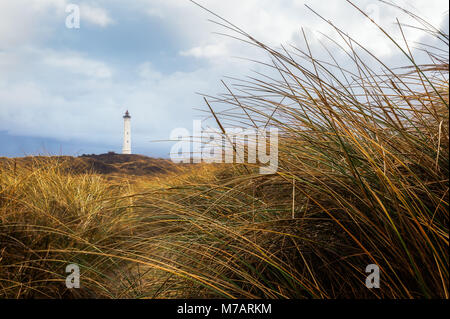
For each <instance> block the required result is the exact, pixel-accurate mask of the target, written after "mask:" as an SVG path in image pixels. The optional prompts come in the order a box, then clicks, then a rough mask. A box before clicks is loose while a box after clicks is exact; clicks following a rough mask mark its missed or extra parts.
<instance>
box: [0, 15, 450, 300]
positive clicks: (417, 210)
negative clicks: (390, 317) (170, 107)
mask: <svg viewBox="0 0 450 319" xmlns="http://www.w3.org/2000/svg"><path fill="white" fill-rule="evenodd" d="M417 19H418V20H417V21H418V22H419V23H421V24H422V25H423V27H424V28H425V29H426V30H427V31H428V32H429V34H431V35H433V36H434V37H435V38H436V39H437V40H438V41H441V42H442V43H443V46H444V47H445V48H447V50H444V51H441V50H440V49H435V48H433V47H426V48H424V49H426V50H427V52H428V54H429V57H430V62H429V63H427V64H426V65H417V64H416V62H415V58H414V56H413V55H412V54H411V52H410V51H409V49H406V50H405V49H404V47H405V46H404V45H403V44H402V45H400V44H398V47H399V50H401V52H402V53H403V54H404V55H405V57H407V59H408V60H409V61H410V65H406V66H402V67H404V68H401V69H395V70H393V69H389V68H387V66H385V65H384V64H383V63H382V61H379V60H376V58H375V57H374V56H372V57H370V56H369V57H368V56H367V52H365V53H364V58H362V56H360V54H361V51H364V49H363V48H361V47H359V46H358V44H357V43H355V42H354V41H353V40H352V39H351V38H349V37H348V36H347V35H345V33H343V32H342V31H340V30H339V29H336V32H337V34H338V36H341V37H342V38H343V40H345V42H346V43H347V44H348V47H347V48H342V49H343V50H345V52H346V54H348V57H349V61H346V63H347V64H348V63H349V62H350V63H351V65H352V66H351V69H346V70H344V69H342V68H341V67H340V66H339V65H338V64H337V62H336V61H335V60H333V59H331V61H327V62H326V61H319V60H316V59H315V58H314V57H313V56H312V55H311V53H310V52H309V50H308V45H307V44H308V42H307V41H306V39H305V41H306V49H305V50H303V51H302V50H301V49H300V48H292V49H290V51H289V50H284V49H280V50H275V49H273V48H270V47H268V46H266V45H264V44H262V43H260V42H258V41H257V40H255V39H253V38H252V37H251V36H249V35H248V34H246V33H245V32H243V31H242V30H240V29H238V28H236V27H234V26H233V25H231V24H229V23H228V22H226V21H220V23H221V24H223V25H224V26H226V27H227V28H229V30H230V31H232V32H234V33H235V34H237V36H240V37H242V38H243V39H245V41H248V42H250V43H251V44H253V45H256V46H258V47H260V48H261V49H262V50H265V51H266V52H267V53H269V54H270V56H271V58H272V61H273V64H272V65H271V67H272V68H273V69H274V70H276V71H277V72H278V73H279V78H268V77H266V78H264V77H261V78H260V79H254V80H252V81H251V82H249V81H242V82H239V83H237V84H236V85H235V86H234V89H235V90H236V92H235V93H231V92H230V91H228V90H227V92H228V93H227V94H225V95H223V96H220V97H217V98H208V103H210V105H211V111H212V112H215V113H214V115H215V117H216V118H217V121H218V122H221V121H226V122H227V123H230V122H234V123H235V124H236V125H241V124H242V121H248V122H249V123H250V122H251V123H255V124H256V125H257V126H259V127H264V126H265V125H269V126H276V127H278V128H279V130H280V132H281V134H280V135H281V137H280V141H279V143H280V146H279V170H278V172H277V173H276V174H274V175H270V176H262V175H259V174H258V171H257V168H256V167H254V166H252V165H246V166H245V167H244V166H243V165H227V166H218V165H215V166H213V165H199V166H195V168H194V169H192V168H190V167H185V168H183V170H184V171H183V172H178V173H177V174H169V175H167V176H158V177H154V178H151V179H145V178H142V179H139V180H137V181H136V180H135V181H134V182H133V183H127V181H126V180H122V181H120V180H117V181H111V180H109V181H107V180H106V179H104V178H103V177H100V176H97V175H94V174H82V175H74V174H67V173H66V172H64V173H63V172H61V171H60V170H59V168H58V165H57V164H55V163H52V162H50V163H48V164H47V165H43V166H42V167H41V168H39V169H35V170H34V171H27V170H19V171H14V169H13V168H10V169H3V170H2V173H1V180H0V242H1V244H2V248H1V251H0V295H1V296H3V297H13V298H30V297H35V298H38V297H52V298H54V297H55V298H60V297H68V298H69V297H106V298H134V297H135V298H169V297H183V298H194V297H201V298H208V297H225V298H238V297H244V298H448V297H449V292H448V284H449V255H448V248H449V242H448V240H449V231H448V222H449V211H448V209H449V194H448V190H449V187H448V177H449V171H448V169H449V168H448V164H449V132H448V115H449V109H448V35H447V34H445V33H443V32H442V31H440V30H438V29H435V28H433V27H432V26H431V25H429V24H426V23H425V22H424V21H422V20H420V19H419V18H417ZM400 28H402V27H401V26H400ZM381 32H384V30H382V29H381ZM386 36H388V37H389V35H388V34H386ZM396 44H397V43H396ZM368 58H371V59H374V60H375V62H377V63H378V66H377V67H380V68H381V69H382V70H383V72H384V73H383V74H379V73H377V72H375V71H374V70H373V69H371V68H369V67H368V64H369V63H367V60H365V59H368ZM300 61H301V63H300ZM280 101H281V102H280ZM219 103H221V104H223V105H225V106H226V107H227V108H228V110H227V112H223V113H222V112H220V111H218V110H217V107H219V106H220V105H219ZM218 105H219V106H218ZM245 119H247V120H245ZM68 263H78V264H79V265H80V266H81V269H82V275H81V282H82V289H80V290H70V291H69V290H67V289H65V287H64V279H65V273H64V268H65V266H66V265H67V264H68ZM373 263H374V264H377V265H379V267H380V269H381V287H380V289H367V288H366V286H365V283H364V281H365V277H366V274H365V268H366V266H367V265H368V264H373Z"/></svg>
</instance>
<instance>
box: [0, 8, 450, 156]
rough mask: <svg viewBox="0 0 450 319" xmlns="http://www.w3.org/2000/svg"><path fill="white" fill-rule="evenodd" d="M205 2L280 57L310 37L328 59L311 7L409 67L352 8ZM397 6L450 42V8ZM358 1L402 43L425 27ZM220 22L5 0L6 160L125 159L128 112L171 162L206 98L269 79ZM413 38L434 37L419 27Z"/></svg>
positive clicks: (2, 133) (140, 134)
mask: <svg viewBox="0 0 450 319" xmlns="http://www.w3.org/2000/svg"><path fill="white" fill-rule="evenodd" d="M197 2H198V4H201V5H202V6H204V7H205V8H207V9H209V10H211V11H212V12H214V13H216V14H217V15H219V16H221V17H223V18H226V19H227V20H228V21H230V22H232V23H233V24H235V25H237V26H239V27H240V28H241V29H243V30H245V31H246V32H248V33H249V34H251V35H252V36H253V37H255V38H257V39H259V40H260V41H262V42H265V43H267V44H269V45H271V46H275V47H276V46H279V45H281V44H283V45H286V44H291V45H296V46H302V45H303V42H302V38H301V28H304V30H305V32H306V34H307V37H308V39H310V41H311V47H312V49H313V51H314V50H315V52H317V54H318V55H320V54H323V50H320V46H319V43H320V41H323V40H324V39H325V35H326V34H330V35H332V34H333V33H332V30H331V28H330V26H329V25H327V24H326V23H324V22H323V21H322V20H321V19H320V18H318V17H317V16H316V15H314V14H313V13H312V12H311V11H310V10H309V9H308V8H307V7H306V6H305V4H307V5H308V6H310V7H311V8H313V9H314V10H315V11H317V12H318V13H320V14H321V15H322V16H324V17H325V18H327V19H329V20H332V21H333V23H334V24H335V25H337V26H339V27H340V28H341V29H343V30H346V32H348V33H349V34H350V35H351V36H353V37H354V38H355V39H357V40H359V41H361V42H363V43H364V44H365V45H366V46H367V47H368V48H369V49H370V50H371V51H372V52H373V53H374V54H375V55H376V56H377V57H380V58H382V59H383V60H384V61H392V63H398V62H399V61H400V60H399V52H398V50H397V49H396V48H395V47H394V45H393V44H392V43H391V42H390V41H388V40H387V39H386V37H385V36H383V34H382V33H381V32H380V31H379V30H378V29H377V28H375V27H374V26H373V25H372V24H371V23H370V22H369V21H368V20H367V19H365V18H364V17H362V15H361V14H360V13H358V12H357V11H356V10H355V9H354V8H353V7H352V6H351V5H350V4H349V3H348V2H346V1H344V0H332V1H319V0H309V1H303V0H290V1H288V0H227V1H223V0H198V1H197ZM395 2H396V3H397V4H399V5H401V6H403V7H405V8H406V9H409V10H411V11H413V12H415V13H418V14H419V15H420V16H421V17H423V18H425V19H426V20H427V21H430V22H432V23H433V24H434V25H435V26H437V27H440V28H443V29H444V30H446V32H448V2H447V1H444V0H428V1H423V0H414V1H406V0H399V1H395ZM355 3H356V4H357V5H358V6H359V7H360V8H361V9H363V10H364V11H366V12H367V13H369V14H370V16H371V17H372V18H373V19H374V20H375V21H377V22H378V23H379V24H380V25H382V26H383V27H385V28H386V29H387V30H388V31H390V32H392V34H393V35H394V36H395V37H397V38H398V37H400V34H399V31H398V28H397V27H396V26H395V21H396V18H398V19H399V21H400V22H402V23H406V24H408V23H413V22H412V21H411V19H410V18H409V17H408V16H406V15H405V14H403V13H402V12H401V11H399V10H397V9H395V8H393V7H391V6H387V5H384V4H382V3H380V2H378V1H375V0H355ZM71 4H75V5H77V6H78V8H80V25H79V28H68V27H67V25H66V20H67V19H68V16H69V15H70V14H71V13H72V11H70V10H69V11H68V12H66V11H67V8H68V6H69V5H71ZM211 20H214V21H217V20H218V18H217V17H215V16H214V15H213V14H212V13H211V12H208V11H207V10H205V9H203V8H201V7H200V6H198V5H196V4H195V3H193V2H191V1H189V0H128V1H125V0H92V1H91V0H83V1H76V0H0V157H1V156H8V157H13V156H24V155H35V154H46V155H60V154H65V155H81V154H91V153H105V152H108V151H115V152H118V153H119V152H120V151H121V147H122V134H123V119H122V116H123V113H124V112H125V111H126V110H129V111H130V113H131V116H132V136H133V138H132V143H133V152H134V153H139V154H144V155H148V156H154V157H168V156H169V152H170V147H171V145H172V144H173V142H172V143H171V142H167V140H168V139H169V136H170V132H171V131H172V130H173V129H175V128H178V127H184V128H187V129H188V130H191V131H192V122H193V120H196V119H202V118H204V117H205V113H204V112H202V111H201V110H205V105H204V102H203V98H202V96H201V95H200V94H198V93H203V94H207V95H218V94H220V93H223V92H225V89H224V87H223V86H222V84H221V80H224V79H225V80H226V81H228V80H227V79H228V78H229V77H235V78H245V77H246V76H254V75H255V73H254V72H261V71H264V70H263V66H262V65H260V64H257V63H254V62H252V61H250V59H254V60H259V61H267V59H268V57H267V55H266V54H264V52H260V51H259V50H257V49H255V48H253V47H251V46H248V45H245V44H244V43H242V42H240V41H237V40H234V39H232V38H230V37H227V36H223V35H220V33H227V34H230V33H229V31H227V30H226V29H225V28H224V27H221V26H220V25H217V24H215V23H213V22H212V21H211ZM71 21H72V20H71ZM332 37H333V36H332ZM334 37H335V36H334ZM406 37H407V39H408V41H410V42H411V43H413V42H415V41H416V42H419V41H420V42H422V40H423V39H424V37H426V36H425V35H424V34H423V32H421V31H420V30H418V29H414V28H410V29H408V30H407V31H406ZM338 58H339V56H338ZM397 66H398V65H397ZM163 141H166V142H163Z"/></svg>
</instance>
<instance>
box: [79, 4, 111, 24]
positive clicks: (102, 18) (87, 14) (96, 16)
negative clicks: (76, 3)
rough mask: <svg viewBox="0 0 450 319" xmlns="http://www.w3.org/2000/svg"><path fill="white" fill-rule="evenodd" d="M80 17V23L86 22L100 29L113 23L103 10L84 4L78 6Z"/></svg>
mask: <svg viewBox="0 0 450 319" xmlns="http://www.w3.org/2000/svg"><path fill="white" fill-rule="evenodd" d="M80 17H81V21H84V20H87V21H88V22H90V23H92V24H95V25H98V26H100V27H102V28H104V27H107V26H108V25H110V24H112V23H113V22H114V21H113V19H112V18H111V17H110V16H109V14H108V12H107V11H106V10H105V9H103V8H100V7H95V6H91V5H88V4H86V3H83V4H81V5H80Z"/></svg>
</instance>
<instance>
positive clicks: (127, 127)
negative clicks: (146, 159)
mask: <svg viewBox="0 0 450 319" xmlns="http://www.w3.org/2000/svg"><path fill="white" fill-rule="evenodd" d="M122 154H131V116H130V113H129V112H128V110H127V111H126V112H125V115H124V116H123V148H122Z"/></svg>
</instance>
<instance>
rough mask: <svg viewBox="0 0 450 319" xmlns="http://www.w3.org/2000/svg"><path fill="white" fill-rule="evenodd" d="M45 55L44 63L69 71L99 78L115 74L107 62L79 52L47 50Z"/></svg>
mask: <svg viewBox="0 0 450 319" xmlns="http://www.w3.org/2000/svg"><path fill="white" fill-rule="evenodd" d="M44 55H45V57H44V58H43V62H44V64H46V65H48V66H51V67H55V68H61V69H62V70H63V71H64V72H67V73H72V74H81V75H84V76H87V77H93V78H99V79H106V78H111V77H112V74H113V72H112V70H111V69H110V68H109V67H108V66H107V65H106V64H105V63H103V62H101V61H95V60H92V59H88V58H85V57H83V56H81V55H80V54H78V53H73V52H66V53H61V52H52V51H46V52H45V53H44Z"/></svg>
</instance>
